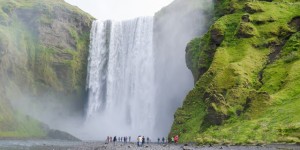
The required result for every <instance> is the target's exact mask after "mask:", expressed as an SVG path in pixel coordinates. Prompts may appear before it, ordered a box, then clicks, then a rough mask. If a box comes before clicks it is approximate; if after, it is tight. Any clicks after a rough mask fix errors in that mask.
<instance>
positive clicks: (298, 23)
mask: <svg viewBox="0 0 300 150" xmlns="http://www.w3.org/2000/svg"><path fill="white" fill-rule="evenodd" d="M289 25H290V26H291V27H292V28H294V29H295V30H297V31H300V16H298V17H294V18H293V19H292V21H291V22H290V23H289Z"/></svg>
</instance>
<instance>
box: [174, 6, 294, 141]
mask: <svg viewBox="0 0 300 150" xmlns="http://www.w3.org/2000/svg"><path fill="white" fill-rule="evenodd" d="M299 8H300V3H299V1H297V0H296V1H295V0H290V1H280V0H273V1H250V0H224V1H218V0H217V1H216V7H215V9H216V11H215V12H216V13H215V15H216V18H217V19H216V21H215V22H214V24H213V25H212V26H211V28H210V30H209V31H208V32H207V34H206V35H204V36H203V37H202V38H200V39H199V38H197V39H195V40H193V41H192V42H191V43H190V44H189V45H188V47H187V50H186V51H187V57H186V58H187V59H188V60H187V62H188V67H189V68H190V70H191V71H192V72H193V74H194V77H195V81H196V84H195V87H194V89H193V90H192V91H191V92H190V94H189V95H187V97H186V99H185V102H184V103H183V106H182V107H181V108H179V109H178V111H177V113H176V115H175V121H174V124H173V126H172V130H171V132H170V136H174V135H176V134H178V135H180V136H181V138H180V140H181V142H190V141H194V142H198V143H200V144H207V143H219V144H260V143H272V142H288V143H296V142H299V130H298V128H299V123H300V117H299V115H298V114H299V113H300V112H299V109H298V106H299V105H300V99H299V96H298V95H299V94H300V92H299V91H300V90H299V85H298V84H299V75H300V74H299V71H297V70H298V69H299V66H298V65H299V64H298V63H299V61H300V60H299V55H298V51H299V50H300V48H299V45H300V40H299V20H298V18H299V14H300V9H299ZM212 33H214V34H212ZM219 41H221V42H219ZM209 52H213V53H209ZM209 54H213V55H209ZM203 66H205V67H203ZM203 68H205V69H203ZM199 70H201V72H200V71H199Z"/></svg>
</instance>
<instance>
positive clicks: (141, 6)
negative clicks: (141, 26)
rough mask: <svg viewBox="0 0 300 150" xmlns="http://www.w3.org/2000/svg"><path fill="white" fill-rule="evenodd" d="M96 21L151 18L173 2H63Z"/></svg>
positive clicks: (135, 0)
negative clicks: (89, 15) (79, 9)
mask: <svg viewBox="0 0 300 150" xmlns="http://www.w3.org/2000/svg"><path fill="white" fill-rule="evenodd" d="M65 1H66V2H68V3H70V4H72V5H75V6H78V7H79V8H81V9H82V10H84V11H85V12H88V13H89V14H91V15H92V16H94V17H95V18H97V19H98V20H107V19H113V20H124V19H131V18H135V17H139V16H153V15H154V13H155V12H157V11H159V10H160V9H161V8H162V7H164V6H166V5H168V4H170V3H171V2H172V1H173V0H65Z"/></svg>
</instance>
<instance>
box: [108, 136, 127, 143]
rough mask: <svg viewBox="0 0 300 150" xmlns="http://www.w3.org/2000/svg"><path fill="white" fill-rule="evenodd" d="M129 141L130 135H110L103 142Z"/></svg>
mask: <svg viewBox="0 0 300 150" xmlns="http://www.w3.org/2000/svg"><path fill="white" fill-rule="evenodd" d="M130 141H131V136H124V137H118V138H117V136H114V137H111V136H108V137H107V138H106V141H105V143H107V144H108V143H111V142H114V144H115V143H116V142H124V143H127V142H130Z"/></svg>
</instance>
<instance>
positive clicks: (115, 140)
mask: <svg viewBox="0 0 300 150" xmlns="http://www.w3.org/2000/svg"><path fill="white" fill-rule="evenodd" d="M113 141H114V145H116V142H117V137H116V136H115V137H114V140H113Z"/></svg>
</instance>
